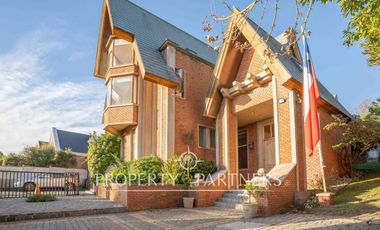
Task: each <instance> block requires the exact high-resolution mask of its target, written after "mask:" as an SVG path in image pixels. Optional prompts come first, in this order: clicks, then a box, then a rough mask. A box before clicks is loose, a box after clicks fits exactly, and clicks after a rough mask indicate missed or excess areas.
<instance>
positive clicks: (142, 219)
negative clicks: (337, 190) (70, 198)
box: [0, 207, 380, 230]
mask: <svg viewBox="0 0 380 230" xmlns="http://www.w3.org/2000/svg"><path fill="white" fill-rule="evenodd" d="M379 219H380V212H376V213H370V214H361V215H357V216H349V217H347V216H332V215H326V214H324V213H314V214H301V213H295V214H283V215H275V216H270V217H259V218H254V219H250V220H246V219H242V218H241V212H238V211H234V210H231V209H221V208H215V207H212V208H202V209H200V208H199V209H198V208H197V209H183V208H178V209H165V210H152V211H140V212H127V213H116V214H107V215H96V216H85V217H70V218H61V219H49V220H31V221H23V222H12V223H8V224H7V225H0V230H3V229H16V230H20V229H65V230H66V229H84V230H87V229H91V230H92V229H100V230H102V229H105V230H113V229H115V230H117V229H158V230H159V229H181V230H188V229H220V230H226V229H260V230H261V229H285V230H289V229H344V230H350V229H380V228H379V227H380V226H379V225H378V223H379Z"/></svg>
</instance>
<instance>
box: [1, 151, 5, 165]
mask: <svg viewBox="0 0 380 230" xmlns="http://www.w3.org/2000/svg"><path fill="white" fill-rule="evenodd" d="M3 162H4V154H3V153H2V152H0V166H2V165H3Z"/></svg>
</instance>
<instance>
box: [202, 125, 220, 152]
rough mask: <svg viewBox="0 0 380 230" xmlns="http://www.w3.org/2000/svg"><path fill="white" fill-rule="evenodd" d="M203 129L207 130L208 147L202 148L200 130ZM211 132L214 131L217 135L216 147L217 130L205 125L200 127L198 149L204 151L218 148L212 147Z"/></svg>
mask: <svg viewBox="0 0 380 230" xmlns="http://www.w3.org/2000/svg"><path fill="white" fill-rule="evenodd" d="M201 128H205V129H206V146H201V145H200V143H201V141H200V138H201V137H200V135H199V133H200V130H201ZM211 130H213V131H214V134H215V145H216V130H215V128H214V127H209V126H205V125H198V147H199V148H202V149H212V150H214V149H215V148H216V146H214V147H212V146H211V132H210V131H211Z"/></svg>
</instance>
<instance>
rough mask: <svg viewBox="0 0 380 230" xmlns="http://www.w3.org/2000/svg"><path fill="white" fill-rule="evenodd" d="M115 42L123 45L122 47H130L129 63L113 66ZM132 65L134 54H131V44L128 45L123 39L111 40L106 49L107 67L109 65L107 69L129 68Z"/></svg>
mask: <svg viewBox="0 0 380 230" xmlns="http://www.w3.org/2000/svg"><path fill="white" fill-rule="evenodd" d="M116 42H121V43H123V44H122V45H130V46H131V55H132V61H131V63H126V64H122V65H115V60H114V57H115V56H114V50H115V43H116ZM133 63H134V52H133V47H132V43H130V42H128V41H126V40H123V39H118V38H115V39H112V41H111V42H110V44H109V47H108V65H109V67H110V68H114V67H123V66H130V65H133Z"/></svg>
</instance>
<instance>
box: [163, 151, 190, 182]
mask: <svg viewBox="0 0 380 230" xmlns="http://www.w3.org/2000/svg"><path fill="white" fill-rule="evenodd" d="M162 173H163V175H164V176H163V179H164V181H165V183H167V184H188V183H189V182H191V178H190V177H188V175H187V172H186V170H185V169H183V168H182V167H181V165H180V159H179V157H178V156H171V157H170V158H169V159H168V160H167V161H166V162H164V163H163V164H162Z"/></svg>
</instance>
